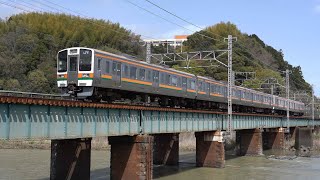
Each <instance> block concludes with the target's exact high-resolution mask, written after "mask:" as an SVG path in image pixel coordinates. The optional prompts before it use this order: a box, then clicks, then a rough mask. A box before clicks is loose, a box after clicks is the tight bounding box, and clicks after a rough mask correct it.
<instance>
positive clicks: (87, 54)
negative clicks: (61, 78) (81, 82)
mask: <svg viewBox="0 0 320 180" xmlns="http://www.w3.org/2000/svg"><path fill="white" fill-rule="evenodd" d="M91 59H92V51H91V50H88V49H80V61H79V62H80V63H79V70H80V71H91Z"/></svg>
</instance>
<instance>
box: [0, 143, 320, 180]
mask: <svg viewBox="0 0 320 180" xmlns="http://www.w3.org/2000/svg"><path fill="white" fill-rule="evenodd" d="M319 157H320V152H318V151H312V156H311V157H297V156H295V152H293V151H279V150H268V151H264V156H260V157H250V156H249V157H244V156H242V157H239V156H235V155H233V153H232V152H227V153H226V166H225V168H222V169H216V168H197V167H195V166H196V163H195V162H196V156H195V152H181V153H180V160H179V166H155V167H154V178H155V179H159V180H171V179H174V180H180V179H181V180H182V179H183V180H189V179H190V180H197V179H201V180H202V179H204V180H212V179H230V180H233V179H241V180H242V179H254V180H260V179H263V180H265V179H266V180H269V179H270V180H271V179H272V180H274V179H290V180H300V179H301V180H304V179H319V177H320V158H319ZM0 160H1V161H0V180H2V179H49V169H50V161H49V160H50V151H49V150H36V149H32V150H19V149H0ZM109 162H110V152H107V151H92V157H91V179H94V180H105V179H110V177H109V173H110V169H109V167H110V164H109Z"/></svg>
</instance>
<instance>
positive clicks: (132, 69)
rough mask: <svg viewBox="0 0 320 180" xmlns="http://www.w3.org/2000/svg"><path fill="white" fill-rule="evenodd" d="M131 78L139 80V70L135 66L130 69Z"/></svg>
mask: <svg viewBox="0 0 320 180" xmlns="http://www.w3.org/2000/svg"><path fill="white" fill-rule="evenodd" d="M130 78H131V79H136V78H137V68H136V67H134V66H131V67H130Z"/></svg>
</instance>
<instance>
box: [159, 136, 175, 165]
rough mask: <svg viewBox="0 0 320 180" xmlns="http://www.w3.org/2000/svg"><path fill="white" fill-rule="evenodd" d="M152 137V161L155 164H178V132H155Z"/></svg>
mask: <svg viewBox="0 0 320 180" xmlns="http://www.w3.org/2000/svg"><path fill="white" fill-rule="evenodd" d="M153 137H154V144H153V163H154V164H157V165H178V163H179V134H178V133H166V134H155V135H153Z"/></svg>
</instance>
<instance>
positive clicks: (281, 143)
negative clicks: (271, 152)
mask: <svg viewBox="0 0 320 180" xmlns="http://www.w3.org/2000/svg"><path fill="white" fill-rule="evenodd" d="M284 131H285V130H284V128H267V129H265V130H264V132H263V149H284V147H285V135H284Z"/></svg>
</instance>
